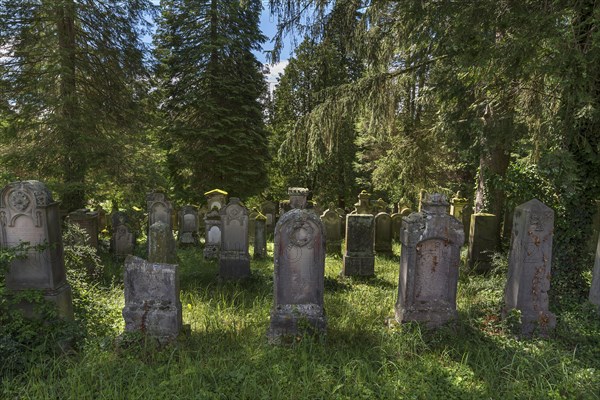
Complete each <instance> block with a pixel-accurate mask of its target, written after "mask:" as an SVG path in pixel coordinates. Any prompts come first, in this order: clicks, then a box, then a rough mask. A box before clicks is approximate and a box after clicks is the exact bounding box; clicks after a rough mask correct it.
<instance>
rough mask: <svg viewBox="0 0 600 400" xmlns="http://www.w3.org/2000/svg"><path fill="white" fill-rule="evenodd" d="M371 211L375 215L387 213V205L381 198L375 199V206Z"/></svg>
mask: <svg viewBox="0 0 600 400" xmlns="http://www.w3.org/2000/svg"><path fill="white" fill-rule="evenodd" d="M373 211H374V212H375V215H377V214H379V213H387V212H388V203H386V202H385V200H383V199H382V198H381V197H380V198H379V199H377V201H376V202H375V204H374V205H373Z"/></svg>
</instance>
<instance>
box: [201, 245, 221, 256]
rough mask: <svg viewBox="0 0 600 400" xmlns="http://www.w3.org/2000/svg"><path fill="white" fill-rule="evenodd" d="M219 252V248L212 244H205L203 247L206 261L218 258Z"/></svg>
mask: <svg viewBox="0 0 600 400" xmlns="http://www.w3.org/2000/svg"><path fill="white" fill-rule="evenodd" d="M219 250H220V248H219V246H217V245H214V244H207V245H206V246H205V247H204V258H205V259H207V260H209V259H215V258H219Z"/></svg>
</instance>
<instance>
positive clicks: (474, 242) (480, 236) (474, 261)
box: [467, 213, 498, 272]
mask: <svg viewBox="0 0 600 400" xmlns="http://www.w3.org/2000/svg"><path fill="white" fill-rule="evenodd" d="M470 228H471V231H470V232H469V252H468V256H467V257H468V266H469V269H472V270H475V271H477V272H487V271H489V270H490V269H491V268H492V262H491V260H492V253H493V252H494V251H496V250H497V249H498V240H497V236H496V232H497V228H498V218H497V217H496V216H495V215H494V214H484V213H478V214H473V215H471V224H470Z"/></svg>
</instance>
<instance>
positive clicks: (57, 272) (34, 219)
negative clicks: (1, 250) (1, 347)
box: [0, 181, 73, 319]
mask: <svg viewBox="0 0 600 400" xmlns="http://www.w3.org/2000/svg"><path fill="white" fill-rule="evenodd" d="M23 242H28V243H29V246H30V247H33V246H40V248H29V249H28V250H26V251H25V253H24V254H23V255H24V257H23V258H17V259H15V260H13V261H11V263H10V265H9V269H8V273H7V274H6V288H7V289H8V291H9V293H10V292H13V293H14V292H19V291H23V290H29V289H36V290H40V291H42V293H43V294H44V298H45V299H46V300H48V301H50V302H52V303H54V304H56V307H57V309H58V314H59V315H60V316H61V317H63V318H69V319H70V318H72V317H73V302H72V295H71V286H69V285H68V284H67V278H66V274H65V266H64V258H63V245H62V236H61V231H60V213H59V209H58V202H55V201H54V200H53V199H52V194H51V193H50V191H49V190H48V188H46V186H45V185H44V184H43V183H41V182H39V181H24V182H13V183H10V184H8V185H7V186H5V187H4V189H2V192H0V245H1V246H2V247H5V248H6V247H15V246H18V245H19V244H20V243H23ZM21 308H22V310H23V311H24V313H25V314H26V315H29V316H32V317H34V316H36V312H35V309H34V305H33V304H25V303H23V304H21Z"/></svg>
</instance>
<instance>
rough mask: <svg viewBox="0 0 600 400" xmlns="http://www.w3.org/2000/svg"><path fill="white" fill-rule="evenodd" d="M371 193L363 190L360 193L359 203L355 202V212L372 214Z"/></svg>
mask: <svg viewBox="0 0 600 400" xmlns="http://www.w3.org/2000/svg"><path fill="white" fill-rule="evenodd" d="M370 199H371V195H370V194H369V193H367V191H366V190H363V191H362V192H360V194H359V195H358V203H355V204H354V211H353V214H372V209H371V200H370Z"/></svg>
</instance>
